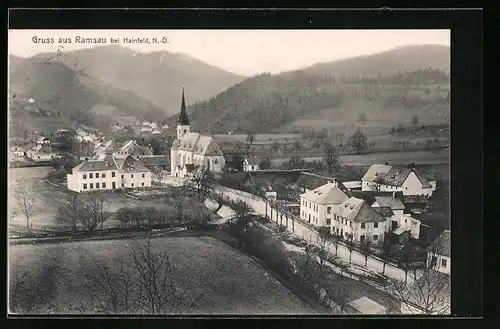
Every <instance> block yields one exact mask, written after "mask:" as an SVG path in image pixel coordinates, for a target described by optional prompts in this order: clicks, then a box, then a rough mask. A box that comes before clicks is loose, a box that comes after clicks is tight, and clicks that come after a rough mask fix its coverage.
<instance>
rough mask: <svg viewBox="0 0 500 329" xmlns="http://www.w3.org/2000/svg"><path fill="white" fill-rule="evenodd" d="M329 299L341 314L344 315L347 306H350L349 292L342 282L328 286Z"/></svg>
mask: <svg viewBox="0 0 500 329" xmlns="http://www.w3.org/2000/svg"><path fill="white" fill-rule="evenodd" d="M327 291H328V295H327V296H328V297H329V298H330V299H331V300H333V301H334V302H335V304H337V306H338V307H339V310H340V314H344V312H345V308H346V306H347V305H348V304H349V302H350V301H351V300H350V296H349V290H348V289H347V288H346V287H345V286H344V285H343V284H340V282H335V283H334V284H331V285H329V286H328V290H327Z"/></svg>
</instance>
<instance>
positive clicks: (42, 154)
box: [26, 144, 60, 162]
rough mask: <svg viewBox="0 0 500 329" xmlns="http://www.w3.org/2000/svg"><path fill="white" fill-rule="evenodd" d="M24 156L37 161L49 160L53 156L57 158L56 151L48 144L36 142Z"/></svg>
mask: <svg viewBox="0 0 500 329" xmlns="http://www.w3.org/2000/svg"><path fill="white" fill-rule="evenodd" d="M26 157H28V158H30V159H31V160H33V161H35V162H39V161H50V160H52V159H55V158H59V157H60V156H59V155H57V153H56V152H54V151H52V149H51V148H50V146H46V145H41V144H38V145H37V146H35V147H33V148H32V149H31V150H29V151H28V152H26Z"/></svg>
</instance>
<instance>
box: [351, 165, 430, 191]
mask: <svg viewBox="0 0 500 329" xmlns="http://www.w3.org/2000/svg"><path fill="white" fill-rule="evenodd" d="M361 189H362V191H391V192H394V191H401V192H403V194H404V195H425V196H431V195H432V193H433V192H434V191H435V190H436V181H428V180H427V179H426V178H425V177H424V175H422V174H421V173H420V172H419V171H418V170H417V169H416V168H415V167H414V165H413V164H411V165H409V166H408V167H403V166H390V165H379V164H374V165H372V166H371V167H370V168H369V169H368V170H367V171H366V173H365V175H364V176H363V178H362V179H361Z"/></svg>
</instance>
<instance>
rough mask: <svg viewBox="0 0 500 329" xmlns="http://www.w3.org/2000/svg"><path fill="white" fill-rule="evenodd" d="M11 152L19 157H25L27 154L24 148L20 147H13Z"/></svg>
mask: <svg viewBox="0 0 500 329" xmlns="http://www.w3.org/2000/svg"><path fill="white" fill-rule="evenodd" d="M10 151H11V152H12V154H13V155H15V156H17V157H24V155H25V154H26V151H25V150H24V149H23V148H22V147H19V146H12V147H11V148H10Z"/></svg>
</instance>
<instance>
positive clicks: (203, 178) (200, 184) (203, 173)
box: [186, 168, 215, 202]
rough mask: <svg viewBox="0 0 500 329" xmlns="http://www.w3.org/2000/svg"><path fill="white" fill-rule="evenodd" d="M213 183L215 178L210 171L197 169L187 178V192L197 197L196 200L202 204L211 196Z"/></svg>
mask: <svg viewBox="0 0 500 329" xmlns="http://www.w3.org/2000/svg"><path fill="white" fill-rule="evenodd" d="M214 183H215V177H214V175H213V174H212V173H211V172H210V171H208V170H206V169H204V168H197V170H196V171H195V172H194V173H193V174H192V176H191V177H190V178H189V180H188V182H187V185H186V188H187V191H189V192H192V193H193V194H195V195H197V196H198V198H200V200H201V201H202V202H204V201H205V199H206V198H207V197H208V196H209V195H210V194H212V192H213V184H214Z"/></svg>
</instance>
